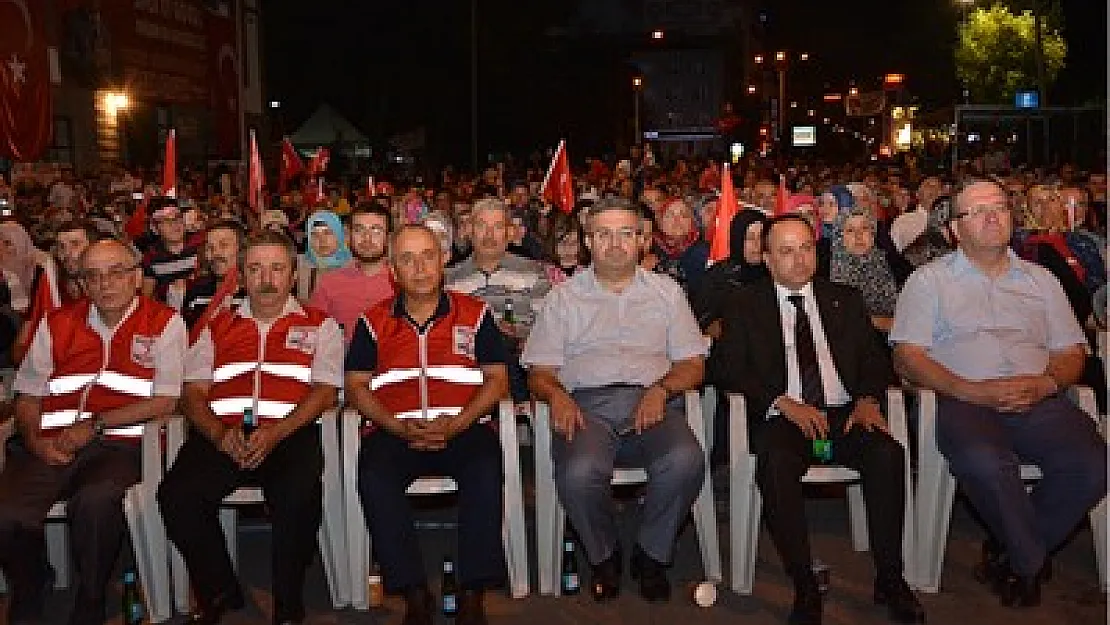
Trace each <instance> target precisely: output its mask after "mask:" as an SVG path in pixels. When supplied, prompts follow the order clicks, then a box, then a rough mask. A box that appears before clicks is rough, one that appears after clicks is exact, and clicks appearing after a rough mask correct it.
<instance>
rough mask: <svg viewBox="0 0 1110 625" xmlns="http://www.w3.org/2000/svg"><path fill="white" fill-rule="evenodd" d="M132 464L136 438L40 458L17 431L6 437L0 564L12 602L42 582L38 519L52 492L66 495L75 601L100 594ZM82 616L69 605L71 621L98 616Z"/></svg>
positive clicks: (119, 534) (55, 497) (133, 474)
mask: <svg viewBox="0 0 1110 625" xmlns="http://www.w3.org/2000/svg"><path fill="white" fill-rule="evenodd" d="M139 464H140V454H139V446H138V445H136V444H133V443H130V442H123V441H107V440H106V441H93V442H91V443H89V445H87V446H86V447H85V448H83V449H81V450H80V451H78V452H77V454H76V457H75V458H74V460H73V462H71V463H70V464H68V465H65V466H52V465H48V464H46V463H45V462H43V461H42V460H41V459H39V457H38V456H35V455H34V454H32V453H31V452H30V451H28V450H27V448H26V447H24V445H23V441H22V439H21V438H20V437H16V438H13V439H12V440H11V441H10V442H9V443H8V454H7V460H6V463H5V465H4V470H3V471H0V569H3V571H4V576H5V577H6V578H7V581H8V585H9V586H10V589H11V595H12V603H13V604H15V603H19V601H20V599H21V597H26V596H27V595H29V594H34V593H37V592H38V591H39V589H41V588H42V586H43V584H44V583H45V582H46V575H47V571H46V569H45V566H44V563H45V561H46V554H45V548H46V544H45V533H44V529H43V524H44V522H45V519H46V514H47V512H49V510H50V508H51V506H53V505H54V502H56V501H59V500H64V501H66V518H67V521H68V523H69V531H70V539H69V543H70V546H71V548H72V551H73V563H74V568H75V577H76V580H77V597H78V601H79V605H80V604H82V603H83V604H84V605H85V606H88V605H89V604H90V603H92V604H96V603H98V602H103V600H104V594H105V589H106V586H107V584H108V578H109V576H110V575H111V574H112V567H113V566H114V565H115V562H116V558H117V556H118V555H119V550H120V546H121V544H122V543H123V537H124V532H125V531H126V522H125V520H124V518H123V507H122V505H121V502H122V501H123V494H124V492H125V491H126V490H127V489H128V487H130V486H131V485H133V484H135V483H136V482H138V481H139V478H140V476H141V471H140V466H139ZM87 616H88V618H87V619H83V617H82V615H80V614H76V613H75V615H74V618H73V620H72V621H71V622H89V623H100V622H102V621H103V619H104V615H103V614H89V615H87Z"/></svg>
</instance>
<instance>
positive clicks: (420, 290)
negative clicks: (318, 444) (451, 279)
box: [346, 226, 509, 625]
mask: <svg viewBox="0 0 1110 625" xmlns="http://www.w3.org/2000/svg"><path fill="white" fill-rule="evenodd" d="M390 254H391V259H390V265H391V267H392V269H393V274H394V277H395V278H396V280H397V288H398V289H399V293H398V294H397V295H396V296H395V297H391V298H390V299H388V300H385V301H383V302H379V303H378V304H376V305H374V306H372V307H371V308H370V309H368V310H367V311H366V312H365V313H363V315H362V318H361V319H360V320H359V322H358V327H357V328H356V329H355V336H354V339H353V340H352V342H351V346H350V350H349V351H348V353H347V365H346V369H347V375H346V382H347V385H346V389H347V401H348V403H349V404H350V405H351V406H353V407H355V408H357V409H358V411H359V412H360V413H361V414H362V415H363V416H364V417H365V418H367V419H369V420H370V421H371V422H372V425H371V426H370V428H371V429H369V433H368V434H367V435H366V436H364V437H363V439H362V445H361V448H360V449H359V458H358V478H359V479H358V487H359V498H360V499H361V500H362V509H363V513H364V514H365V515H366V524H367V526H368V527H369V528H370V535H371V536H373V537H374V540H373V545H374V556H375V559H376V560H377V561H378V562H379V563H380V564H381V566H382V572H383V574H384V582H385V588H386V590H387V591H389V592H393V593H402V594H403V595H404V596H405V599H406V601H407V603H408V609H407V612H406V614H405V620H404V621H403V623H404V625H425V624H427V625H431V623H432V609H431V603H432V600H431V595H430V594H429V592H428V582H427V577H426V576H425V573H424V569H423V565H422V563H423V562H424V559H423V558H422V557H421V555H420V547H419V544H418V543H417V537H416V533H415V531H414V529H413V519H412V513H411V510H410V508H409V504H408V501H407V500H406V497H405V490H406V489H407V488H408V487H409V485H410V484H412V482H413V481H414V480H415V479H416V478H417V477H420V476H421V475H428V474H431V475H446V476H450V477H451V478H453V479H454V480H455V482H457V483H458V485H459V559H458V569H457V575H458V580H459V586H460V587H461V592H460V593H459V597H458V616H457V618H456V625H479V624H484V623H485V622H486V617H485V609H484V607H483V605H482V592H483V591H484V590H485V589H486V588H490V587H494V586H497V585H499V584H501V583H503V582H504V579H505V554H504V551H503V550H502V547H501V514H502V495H501V483H502V480H503V472H502V471H503V469H502V464H501V446H500V442H499V441H498V437H497V434H496V432H495V431H494V430H493V428H491V427H488V426H487V425H485V424H478V425H475V424H476V422H477V421H478V420H479V419H481V418H482V417H484V416H486V415H488V414H489V413H490V411H491V410H493V408H494V407H495V406H497V403H498V402H499V401H500V400H501V399H505V398H507V397H508V390H509V374H508V372H507V370H506V368H505V361H506V358H507V352H506V347H505V344H504V341H503V339H502V336H501V332H500V330H498V329H497V325H496V323H495V322H494V320H493V317H492V315H491V314H490V312H489V308H488V307H487V306H486V304H485V303H484V302H483V301H482V300H480V299H478V298H475V297H471V296H469V295H464V294H462V293H454V292H445V291H444V290H443V266H444V264H445V263H446V260H447V259H446V258H445V257H444V252H443V250H442V249H441V248H440V245H439V241H438V239H437V237H436V235H435V234H434V233H433V232H432V231H431V230H429V229H428V228H426V227H425V226H405V227H403V228H401V229H400V230H399V231H398V232H397V233H396V234H395V235H394V236H393V240H392V244H391V246H390Z"/></svg>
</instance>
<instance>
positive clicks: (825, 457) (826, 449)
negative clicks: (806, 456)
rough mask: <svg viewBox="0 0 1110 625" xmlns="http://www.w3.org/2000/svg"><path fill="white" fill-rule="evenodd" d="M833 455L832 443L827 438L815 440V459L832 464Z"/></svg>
mask: <svg viewBox="0 0 1110 625" xmlns="http://www.w3.org/2000/svg"><path fill="white" fill-rule="evenodd" d="M832 455H833V448H832V441H830V440H829V439H827V438H815V439H813V457H814V458H816V459H817V460H818V461H820V462H831V461H832Z"/></svg>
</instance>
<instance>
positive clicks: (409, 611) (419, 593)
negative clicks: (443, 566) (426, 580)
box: [401, 586, 432, 625]
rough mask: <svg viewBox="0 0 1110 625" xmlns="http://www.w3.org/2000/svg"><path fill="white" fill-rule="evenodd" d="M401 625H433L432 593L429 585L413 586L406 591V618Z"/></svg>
mask: <svg viewBox="0 0 1110 625" xmlns="http://www.w3.org/2000/svg"><path fill="white" fill-rule="evenodd" d="M401 625H432V593H430V592H428V587H427V586H412V587H410V588H408V589H407V590H406V591H405V618H404V620H402V621H401Z"/></svg>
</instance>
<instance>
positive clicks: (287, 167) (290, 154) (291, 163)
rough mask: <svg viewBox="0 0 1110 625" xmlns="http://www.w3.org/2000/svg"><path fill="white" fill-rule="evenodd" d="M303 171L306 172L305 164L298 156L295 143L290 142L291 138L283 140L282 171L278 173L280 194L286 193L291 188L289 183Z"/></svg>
mask: <svg viewBox="0 0 1110 625" xmlns="http://www.w3.org/2000/svg"><path fill="white" fill-rule="evenodd" d="M302 171H304V163H302V162H301V157H300V156H299V155H297V150H296V148H294V147H293V142H292V141H290V140H289V137H285V138H284V139H282V140H281V171H280V172H278V174H279V177H278V192H279V193H285V191H286V190H287V189H288V188H289V182H290V181H291V180H293V178H294V177H295V176H296V175H297V174H299V173H301V172H302Z"/></svg>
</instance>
